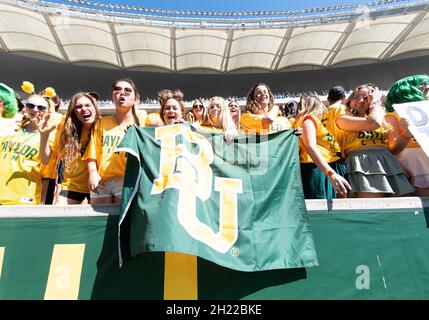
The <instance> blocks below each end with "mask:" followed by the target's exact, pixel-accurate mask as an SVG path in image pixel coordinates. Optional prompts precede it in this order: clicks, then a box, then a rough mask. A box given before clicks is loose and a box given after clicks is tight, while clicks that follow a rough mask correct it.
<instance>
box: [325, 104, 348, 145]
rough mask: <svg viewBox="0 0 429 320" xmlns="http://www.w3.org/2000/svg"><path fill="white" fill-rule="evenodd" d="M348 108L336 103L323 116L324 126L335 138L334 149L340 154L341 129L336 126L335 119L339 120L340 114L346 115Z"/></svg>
mask: <svg viewBox="0 0 429 320" xmlns="http://www.w3.org/2000/svg"><path fill="white" fill-rule="evenodd" d="M345 108H346V106H345V105H343V104H341V103H338V104H337V103H335V104H332V105H330V106H329V107H328V108H327V110H326V112H324V113H323V115H322V120H321V122H322V125H323V126H324V127H325V128H326V129H327V130H328V132H329V134H330V135H331V136H333V139H334V141H335V143H334V148H335V151H336V152H340V146H339V145H338V141H337V140H338V138H337V136H338V134H339V130H340V129H339V128H338V127H337V125H336V124H335V119H336V118H337V116H338V115H340V114H345V113H346V111H345V110H346V109H345Z"/></svg>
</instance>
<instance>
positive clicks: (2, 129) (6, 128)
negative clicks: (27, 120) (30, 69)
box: [0, 117, 19, 137]
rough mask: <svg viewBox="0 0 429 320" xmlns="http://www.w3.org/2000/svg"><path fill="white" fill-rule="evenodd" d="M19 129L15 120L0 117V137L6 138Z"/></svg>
mask: <svg viewBox="0 0 429 320" xmlns="http://www.w3.org/2000/svg"><path fill="white" fill-rule="evenodd" d="M18 128H19V122H18V121H17V120H16V118H3V117H0V137H6V136H9V135H13V134H15V132H16V130H18Z"/></svg>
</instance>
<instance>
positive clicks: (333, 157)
mask: <svg viewBox="0 0 429 320" xmlns="http://www.w3.org/2000/svg"><path fill="white" fill-rule="evenodd" d="M306 119H310V120H311V121H312V122H313V123H314V126H315V128H316V142H317V149H318V150H319V151H320V153H321V154H322V156H323V158H324V159H325V160H326V162H328V163H331V162H334V161H337V160H339V159H340V158H339V157H338V156H337V150H336V149H335V139H334V137H333V136H332V135H331V134H330V133H329V131H328V129H326V128H325V127H324V126H323V125H322V123H321V122H320V120H319V119H317V118H316V117H314V116H313V115H311V114H308V115H306V116H304V117H302V118H301V119H299V120H298V121H296V122H295V128H297V127H301V126H302V124H303V122H304V121H305V120H306ZM299 162H301V163H314V161H313V160H312V159H311V157H310V155H309V154H308V153H307V149H306V148H305V146H304V143H303V142H302V139H300V140H299Z"/></svg>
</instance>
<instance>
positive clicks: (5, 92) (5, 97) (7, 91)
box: [0, 83, 18, 118]
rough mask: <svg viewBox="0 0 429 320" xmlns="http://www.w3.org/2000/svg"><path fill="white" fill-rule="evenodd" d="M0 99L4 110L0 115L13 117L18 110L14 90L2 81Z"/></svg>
mask: <svg viewBox="0 0 429 320" xmlns="http://www.w3.org/2000/svg"><path fill="white" fill-rule="evenodd" d="M0 100H1V101H3V104H4V110H3V114H2V117H4V118H13V116H14V115H15V113H16V112H17V111H18V101H17V100H16V96H15V92H14V91H13V89H11V88H9V87H8V86H7V85H5V84H4V83H0Z"/></svg>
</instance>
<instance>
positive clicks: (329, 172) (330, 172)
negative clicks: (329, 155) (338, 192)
mask: <svg viewBox="0 0 429 320" xmlns="http://www.w3.org/2000/svg"><path fill="white" fill-rule="evenodd" d="M325 174H326V175H327V176H328V177H332V176H333V175H334V174H335V171H334V170H328V171H327V172H326V173H325Z"/></svg>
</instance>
